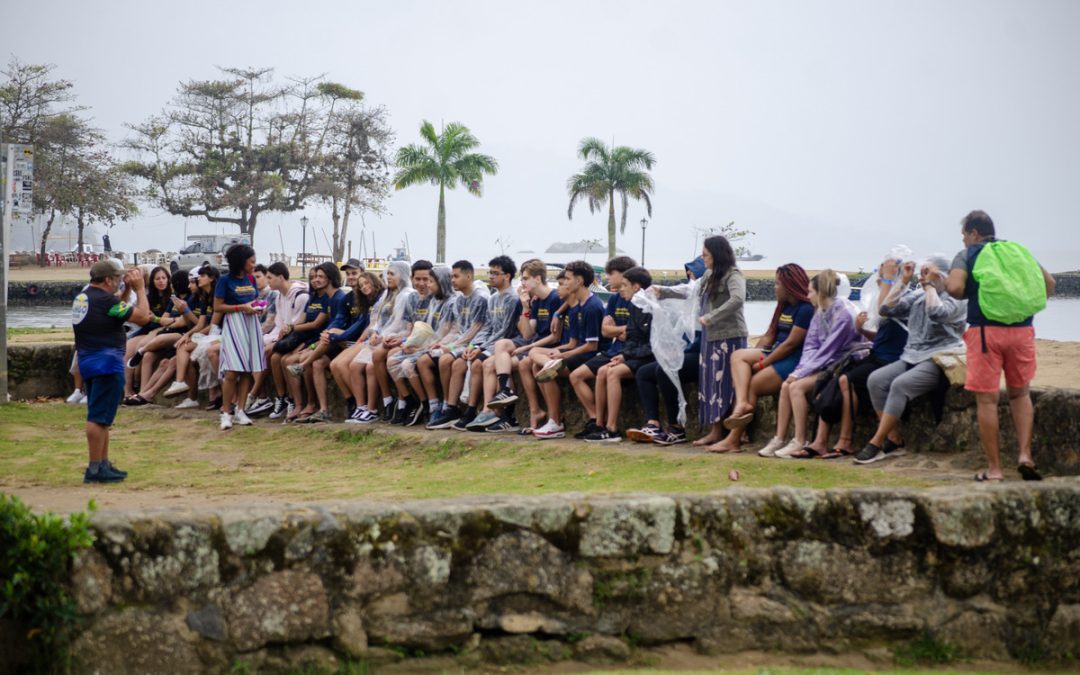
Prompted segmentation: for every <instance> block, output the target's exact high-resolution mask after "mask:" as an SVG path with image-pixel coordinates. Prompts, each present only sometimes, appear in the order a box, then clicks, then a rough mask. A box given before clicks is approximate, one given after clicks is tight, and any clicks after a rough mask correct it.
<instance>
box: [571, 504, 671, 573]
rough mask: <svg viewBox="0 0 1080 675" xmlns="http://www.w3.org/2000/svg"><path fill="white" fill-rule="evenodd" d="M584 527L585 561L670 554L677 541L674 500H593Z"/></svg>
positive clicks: (582, 541) (582, 552)
mask: <svg viewBox="0 0 1080 675" xmlns="http://www.w3.org/2000/svg"><path fill="white" fill-rule="evenodd" d="M588 507H589V514H588V516H587V517H586V519H585V522H583V523H582V524H581V542H580V544H579V547H578V550H579V552H580V553H581V555H583V556H585V557H586V558H605V557H626V556H634V555H639V554H662V555H663V554H668V553H670V552H671V547H672V545H673V543H674V540H675V513H676V511H675V500H673V499H671V498H670V497H660V496H627V497H620V498H618V499H594V500H590V501H589V502H588Z"/></svg>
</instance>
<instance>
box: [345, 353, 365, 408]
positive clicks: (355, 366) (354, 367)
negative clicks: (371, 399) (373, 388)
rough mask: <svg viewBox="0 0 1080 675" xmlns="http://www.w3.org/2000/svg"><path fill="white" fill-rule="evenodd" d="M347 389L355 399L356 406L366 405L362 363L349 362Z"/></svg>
mask: <svg viewBox="0 0 1080 675" xmlns="http://www.w3.org/2000/svg"><path fill="white" fill-rule="evenodd" d="M349 391H350V392H352V395H353V398H354V399H356V405H357V406H358V407H359V406H366V405H367V400H368V398H367V382H366V381H365V380H364V364H363V363H350V364H349Z"/></svg>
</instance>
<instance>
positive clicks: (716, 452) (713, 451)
mask: <svg viewBox="0 0 1080 675" xmlns="http://www.w3.org/2000/svg"><path fill="white" fill-rule="evenodd" d="M705 452H708V453H711V454H714V455H727V454H729V453H733V452H739V451H738V450H734V449H728V448H716V449H714V448H713V446H711V445H710V446H707V447H706V448H705Z"/></svg>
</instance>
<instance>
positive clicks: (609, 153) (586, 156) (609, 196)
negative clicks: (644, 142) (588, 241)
mask: <svg viewBox="0 0 1080 675" xmlns="http://www.w3.org/2000/svg"><path fill="white" fill-rule="evenodd" d="M578 156H579V157H581V159H583V160H585V162H586V164H585V168H584V169H583V170H582V171H581V173H575V174H574V175H573V176H570V180H568V181H566V189H567V192H569V193H570V208H569V209H567V212H566V216H567V217H568V218H571V219H572V218H573V217H574V204H576V203H577V202H578V200H581V199H585V200H587V201H588V203H589V213H596V212H597V211H599V210H600V209H601V208H602V207H603V205H604V201H605V200H607V204H608V258H614V257H615V195H616V194H618V195H619V196H620V197H621V199H622V220H621V223H620V225H619V232H626V210H627V207H628V206H629V202H630V198H634V199H639V200H641V201H643V202H645V209H646V210H647V211H648V213H649V217H650V218H651V217H652V192H653V190H654V189H655V188H654V186H653V180H652V176H650V175H649V170H650V169H652V167H653V164H655V163H656V157H655V156H654V155H653V154H652V153H651V152H649V151H648V150H642V149H639V148H628V147H626V146H625V145H619V146H615V145H612V147H608V146H606V145H604V142H603V141H601V140H600V139H599V138H586V139H584V140H582V141H581V145H579V146H578Z"/></svg>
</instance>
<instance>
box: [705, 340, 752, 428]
mask: <svg viewBox="0 0 1080 675" xmlns="http://www.w3.org/2000/svg"><path fill="white" fill-rule="evenodd" d="M744 347H746V338H744V337H738V338H730V339H728V340H716V341H715V342H708V341H703V342H702V344H701V356H700V357H699V361H698V422H699V423H700V424H701V425H702V426H703V427H704V426H707V425H709V424H715V423H717V422H719V421H721V420H723V419H724V418H725V417H727V416H728V413H729V412H731V406H732V405H733V404H734V403H735V383H734V382H732V380H731V355H732V354H734V353H735V352H736V350H739V349H743V348H744Z"/></svg>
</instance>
